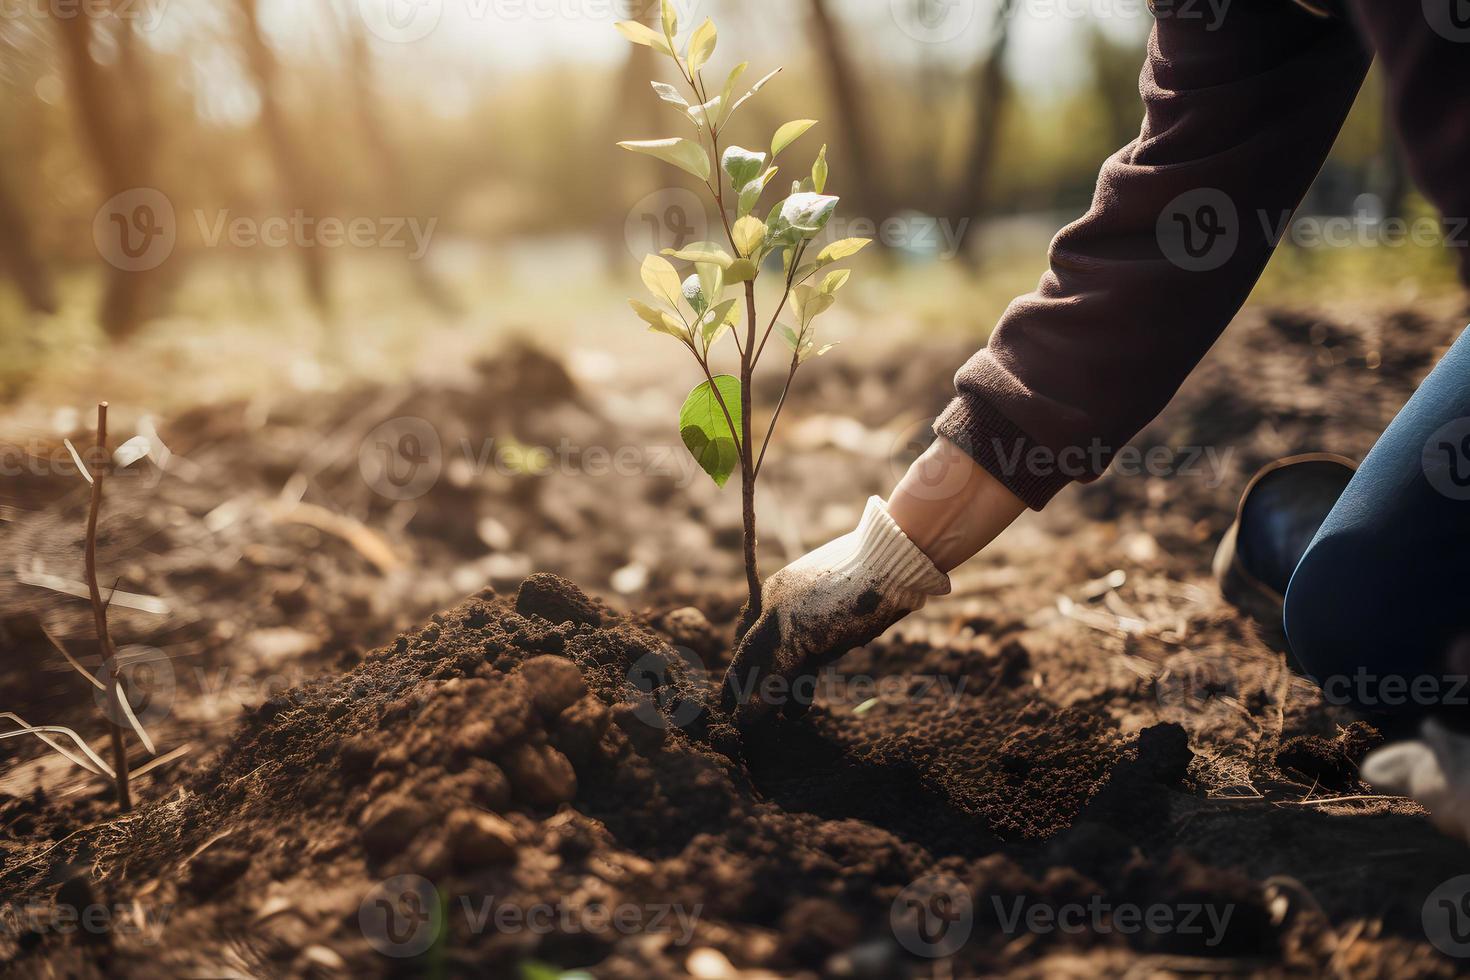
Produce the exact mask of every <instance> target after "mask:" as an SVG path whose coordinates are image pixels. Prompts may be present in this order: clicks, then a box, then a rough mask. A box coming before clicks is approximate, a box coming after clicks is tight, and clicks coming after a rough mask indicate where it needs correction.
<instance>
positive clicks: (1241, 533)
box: [1214, 453, 1358, 633]
mask: <svg viewBox="0 0 1470 980" xmlns="http://www.w3.org/2000/svg"><path fill="white" fill-rule="evenodd" d="M1357 468H1358V464H1357V463H1354V462H1353V461H1352V460H1350V459H1348V458H1347V457H1346V456H1338V455H1336V454H1334V453H1307V454H1305V455H1302V456H1289V457H1287V458H1286V459H1280V460H1277V461H1276V462H1274V463H1271V464H1269V465H1267V466H1265V467H1263V468H1262V469H1261V471H1260V472H1259V473H1257V474H1256V475H1255V476H1254V477H1252V478H1251V481H1250V483H1248V484H1246V488H1245V492H1244V493H1243V494H1241V497H1240V506H1239V508H1238V509H1237V510H1236V512H1235V523H1234V524H1232V525H1230V530H1228V531H1226V532H1225V537H1224V538H1223V539H1222V540H1221V541H1220V547H1219V550H1217V551H1216V552H1215V562H1214V572H1215V581H1217V582H1219V583H1220V591H1221V593H1223V594H1224V596H1225V598H1226V600H1227V601H1229V602H1230V603H1232V604H1234V605H1236V606H1238V607H1239V608H1240V609H1241V610H1242V611H1243V612H1245V613H1246V615H1248V616H1250V617H1251V618H1253V619H1255V620H1257V621H1258V622H1259V623H1260V624H1261V625H1262V626H1264V627H1266V628H1267V629H1268V630H1270V631H1272V632H1274V633H1279V632H1281V629H1282V627H1281V610H1282V607H1283V606H1284V605H1285V602H1286V586H1287V584H1288V583H1289V582H1290V581H1291V576H1292V573H1293V572H1295V571H1296V566H1297V564H1298V563H1299V562H1300V561H1301V560H1302V555H1304V554H1306V551H1307V546H1308V545H1310V544H1311V543H1312V539H1313V538H1314V537H1316V535H1317V530H1318V528H1320V527H1321V526H1322V522H1323V521H1325V520H1327V514H1328V513H1329V512H1330V511H1331V510H1332V507H1333V505H1334V504H1336V503H1337V498H1339V497H1341V496H1342V492H1343V490H1344V489H1346V487H1347V485H1348V481H1349V480H1351V479H1352V478H1353V473H1354V472H1356V471H1357Z"/></svg>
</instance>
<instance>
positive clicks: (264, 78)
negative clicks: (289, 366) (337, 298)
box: [237, 0, 332, 314]
mask: <svg viewBox="0 0 1470 980" xmlns="http://www.w3.org/2000/svg"><path fill="white" fill-rule="evenodd" d="M237 3H238V6H239V10H240V15H241V21H242V25H241V27H242V29H241V31H240V43H241V44H242V45H243V46H244V49H245V61H246V64H247V65H248V66H249V68H250V74H251V77H252V78H253V80H254V82H255V88H256V94H257V95H258V96H259V98H260V125H261V129H262V130H263V131H264V133H265V137H266V142H267V143H268V144H269V145H270V149H271V156H272V158H273V159H274V161H275V166H276V175H277V178H278V179H279V180H280V182H281V189H282V191H283V192H284V193H285V195H286V197H287V198H288V199H289V200H288V202H287V206H288V207H290V208H291V209H292V210H293V211H300V212H301V213H302V214H303V215H305V216H306V217H307V218H310V219H320V218H321V216H322V214H323V212H324V211H325V200H324V193H323V190H322V187H321V183H320V181H319V180H318V179H317V177H316V174H315V173H314V172H313V170H312V168H311V166H310V165H309V164H308V163H307V162H306V157H305V155H304V154H303V153H302V152H301V148H300V145H299V144H298V142H297V140H296V136H295V134H294V133H293V132H292V131H291V125H290V121H289V120H288V119H287V117H286V111H285V108H284V106H283V105H282V103H281V94H280V67H279V65H278V64H277V62H276V56H275V53H274V52H272V51H271V48H270V45H269V44H268V43H266V40H265V35H264V34H262V33H261V30H260V11H259V6H258V2H257V0H237ZM297 254H298V255H299V256H300V258H301V272H302V275H303V276H304V277H305V280H306V291H307V294H308V295H309V296H310V297H311V301H312V302H313V303H314V304H315V305H316V307H317V309H318V310H319V311H321V312H322V313H323V314H326V313H329V312H330V311H331V306H332V304H331V289H330V286H329V284H328V279H327V263H326V255H325V254H324V252H323V250H322V249H320V248H309V247H302V248H298V249H297Z"/></svg>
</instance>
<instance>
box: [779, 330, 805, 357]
mask: <svg viewBox="0 0 1470 980" xmlns="http://www.w3.org/2000/svg"><path fill="white" fill-rule="evenodd" d="M776 333H777V334H779V335H780V337H781V339H782V340H784V341H785V342H786V346H787V347H789V348H791V352H792V353H793V354H794V353H796V351H797V348H799V347H800V346H801V339H800V338H799V337H797V336H796V331H795V330H792V329H791V328H790V327H788V326H787V325H786V324H784V323H778V324H776Z"/></svg>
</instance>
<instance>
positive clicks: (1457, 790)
mask: <svg viewBox="0 0 1470 980" xmlns="http://www.w3.org/2000/svg"><path fill="white" fill-rule="evenodd" d="M1419 733H1420V735H1421V736H1422V737H1421V738H1419V739H1415V740H1411V741H1405V742H1394V743H1392V744H1390V745H1385V746H1383V747H1382V748H1379V749H1375V750H1373V751H1372V752H1370V753H1369V754H1368V757H1367V758H1366V759H1364V760H1363V769H1362V774H1363V778H1364V779H1366V780H1367V781H1368V782H1370V783H1372V784H1373V785H1374V786H1376V787H1377V788H1379V789H1382V790H1387V791H1388V792H1390V793H1396V794H1398V795H1400V796H1410V797H1413V798H1414V799H1415V800H1417V801H1419V802H1420V803H1421V804H1423V806H1424V809H1426V810H1428V811H1429V818H1430V819H1431V820H1433V821H1434V825H1435V826H1436V827H1438V828H1439V829H1440V830H1442V831H1444V832H1445V833H1446V834H1448V835H1450V836H1451V837H1458V838H1460V839H1462V840H1466V841H1470V736H1467V735H1461V734H1459V733H1458V732H1452V731H1450V730H1449V729H1447V728H1445V727H1444V726H1443V725H1441V724H1439V723H1438V722H1436V721H1434V720H1433V719H1430V720H1428V721H1426V722H1424V724H1423V725H1422V726H1421V727H1420V729H1419Z"/></svg>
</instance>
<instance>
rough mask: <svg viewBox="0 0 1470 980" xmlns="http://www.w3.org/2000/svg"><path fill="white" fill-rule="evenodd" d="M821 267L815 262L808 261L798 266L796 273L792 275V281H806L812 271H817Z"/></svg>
mask: <svg viewBox="0 0 1470 980" xmlns="http://www.w3.org/2000/svg"><path fill="white" fill-rule="evenodd" d="M820 268H821V266H820V265H818V264H817V263H815V262H808V263H806V264H805V265H802V266H798V267H797V269H796V275H794V276H792V277H791V281H792V282H805V281H806V280H807V279H808V278H810V277H811V275H812V273H814V272H816V271H817V270H818V269H820Z"/></svg>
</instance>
